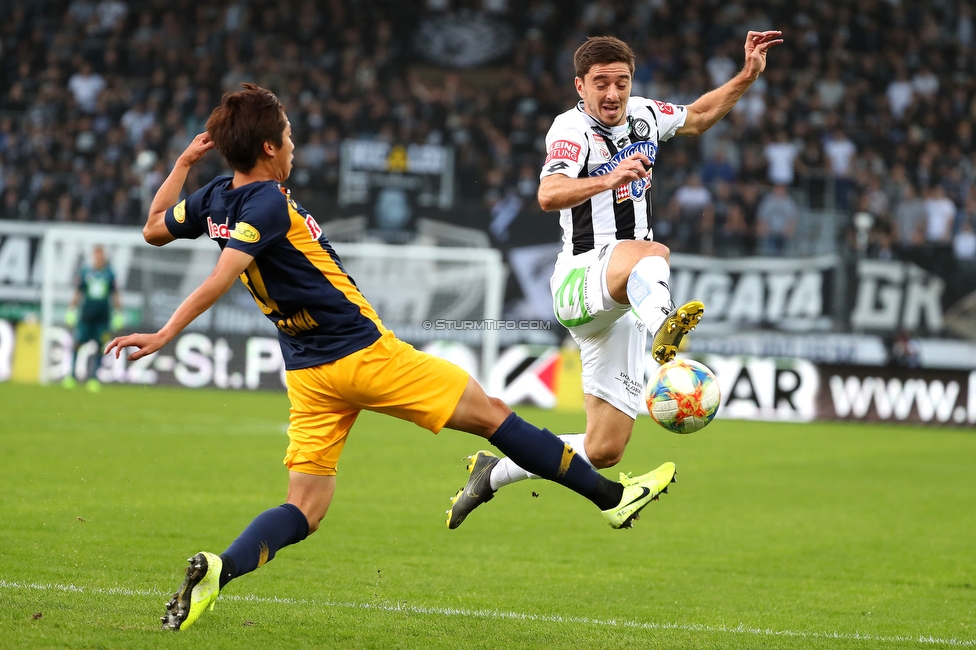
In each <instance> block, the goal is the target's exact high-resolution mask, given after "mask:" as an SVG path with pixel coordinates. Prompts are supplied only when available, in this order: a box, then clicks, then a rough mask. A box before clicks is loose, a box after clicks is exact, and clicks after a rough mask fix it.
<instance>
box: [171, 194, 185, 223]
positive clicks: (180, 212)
mask: <svg viewBox="0 0 976 650" xmlns="http://www.w3.org/2000/svg"><path fill="white" fill-rule="evenodd" d="M173 218H174V219H176V223H183V222H184V221H186V199H183V200H182V201H180V202H179V203H177V204H176V207H174V208H173Z"/></svg>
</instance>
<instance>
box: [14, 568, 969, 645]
mask: <svg viewBox="0 0 976 650" xmlns="http://www.w3.org/2000/svg"><path fill="white" fill-rule="evenodd" d="M0 589H20V590H22V591H67V592H72V593H90V594H107V595H122V596H152V597H162V598H168V597H169V596H170V593H169V592H163V591H159V590H158V589H129V588H127V587H112V588H111V589H103V588H99V587H78V586H75V585H72V584H57V583H55V584H38V583H35V582H31V583H19V582H8V581H7V580H2V579H0ZM221 598H222V599H223V600H230V601H242V602H249V603H270V604H284V605H312V606H316V607H342V608H344V609H372V610H376V611H381V612H403V613H407V614H421V615H426V616H459V617H473V618H493V619H506V620H517V621H532V622H538V623H570V624H576V625H593V626H600V627H611V628H627V629H638V630H676V631H679V632H707V633H715V634H743V635H751V636H782V637H791V638H798V639H837V640H839V641H850V640H856V641H869V642H874V643H881V644H886V643H927V644H930V645H945V646H955V647H973V646H976V639H970V640H962V639H940V638H937V637H933V636H917V637H910V636H875V635H872V634H860V633H858V632H853V633H848V632H803V631H800V630H772V629H769V628H765V629H764V628H756V627H746V626H745V625H743V624H741V623H740V624H739V625H737V626H734V627H732V626H729V625H702V624H699V623H647V622H641V621H627V620H618V619H598V618H586V617H581V616H559V615H549V616H547V615H543V614H525V613H522V612H503V611H498V610H492V609H457V608H454V607H418V606H416V605H405V604H396V605H383V604H379V603H352V602H339V601H330V600H326V601H317V600H303V599H296V598H278V597H277V596H255V595H253V594H248V595H244V596H235V595H231V594H228V595H224V596H222V597H221Z"/></svg>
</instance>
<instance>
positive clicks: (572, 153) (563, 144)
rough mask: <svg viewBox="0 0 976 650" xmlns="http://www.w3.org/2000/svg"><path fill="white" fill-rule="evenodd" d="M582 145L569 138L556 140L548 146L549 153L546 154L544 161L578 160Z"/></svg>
mask: <svg viewBox="0 0 976 650" xmlns="http://www.w3.org/2000/svg"><path fill="white" fill-rule="evenodd" d="M581 149H582V147H580V146H579V145H578V144H576V143H575V142H570V141H569V140H556V141H555V142H553V143H552V144H551V145H550V146H549V154H548V155H547V156H546V163H548V162H549V161H550V160H559V159H562V160H572V161H573V162H579V154H580V150H581Z"/></svg>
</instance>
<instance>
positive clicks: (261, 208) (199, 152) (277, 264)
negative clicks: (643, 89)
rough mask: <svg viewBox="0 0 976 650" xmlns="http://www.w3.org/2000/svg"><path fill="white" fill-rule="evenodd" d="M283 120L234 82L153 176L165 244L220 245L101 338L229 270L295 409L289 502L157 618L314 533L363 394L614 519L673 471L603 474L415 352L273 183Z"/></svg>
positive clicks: (152, 235) (168, 622) (151, 346)
mask: <svg viewBox="0 0 976 650" xmlns="http://www.w3.org/2000/svg"><path fill="white" fill-rule="evenodd" d="M214 147H216V149H217V150H218V151H219V152H220V153H221V155H223V156H224V158H225V159H226V160H227V163H228V165H229V166H230V167H231V169H233V170H234V175H233V176H222V177H218V178H216V179H214V180H213V181H212V182H211V183H209V184H208V185H206V186H204V187H203V188H201V189H199V190H197V191H196V192H194V193H193V194H191V195H190V196H188V197H187V198H186V199H185V200H183V201H180V202H177V200H178V199H179V195H180V191H181V188H182V186H183V182H184V181H185V180H186V175H187V171H188V170H189V168H190V167H191V166H192V165H193V164H195V163H196V162H197V161H198V160H199V159H200V158H201V157H202V156H203V154H205V153H206V152H207V151H208V150H210V149H211V148H214ZM294 148H295V146H294V144H293V143H292V140H291V125H290V123H289V122H288V117H287V115H286V114H285V110H284V107H283V106H282V105H281V103H280V102H279V101H278V98H277V97H275V95H274V94H273V93H271V92H270V91H268V90H265V89H263V88H260V87H258V86H255V85H253V84H243V89H242V90H240V91H237V92H235V93H228V94H226V95H225V96H224V97H223V100H222V102H221V104H220V106H218V107H217V108H216V109H214V111H213V113H212V114H211V116H210V119H209V120H208V121H207V132H206V133H203V134H200V135H198V136H197V137H196V138H195V139H194V140H193V142H192V143H191V144H190V145H189V146H188V147H187V149H186V151H184V152H183V154H182V155H181V156H180V158H179V160H178V161H177V163H176V165H175V167H174V169H173V171H172V172H171V173H170V175H169V177H168V178H167V179H166V181H165V182H164V183H163V184H162V186H161V187H160V188H159V190H158V192H157V193H156V196H155V198H154V199H153V203H152V205H151V207H150V212H149V217H148V221H147V223H146V226H145V228H144V230H143V234H144V236H145V238H146V241H147V242H149V243H150V244H153V245H156V246H162V245H164V244H167V243H169V242H171V241H173V240H174V239H176V238H190V239H192V238H196V237H199V236H200V235H207V236H208V237H210V238H211V239H213V240H214V241H215V242H216V243H217V244H218V245H219V246H220V247H221V249H222V252H221V254H220V257H219V259H218V261H217V265H216V267H215V268H214V270H213V272H212V273H211V274H210V276H209V277H208V278H207V279H206V280H205V281H204V282H203V283H202V284H201V285H200V286H199V287H198V288H197V289H196V290H195V291H194V292H193V293H192V294H190V296H189V297H187V299H186V300H185V301H184V302H183V304H181V305H180V307H179V308H177V310H176V311H175V312H174V313H173V315H172V317H171V318H170V319H169V321H168V322H167V323H166V325H164V326H163V327H162V328H161V329H160V330H159V331H158V332H155V333H152V334H130V335H128V336H122V337H118V338H116V339H114V340H113V341H111V342H110V343H109V344H108V346H107V347H106V352H110V351H114V353H115V355H116V357H118V356H119V355H120V354H121V353H122V351H123V350H124V349H126V348H133V347H134V348H136V350H135V351H134V352H132V354H130V355H129V357H128V358H129V359H138V358H140V357H144V356H146V355H148V354H152V353H153V352H156V351H157V350H159V349H160V348H162V347H163V346H164V345H166V344H167V343H168V342H169V341H171V340H172V339H173V337H175V336H176V335H177V334H178V333H179V332H180V331H181V330H182V329H183V328H184V327H186V326H187V325H189V324H190V322H191V321H193V319H194V318H196V317H197V316H199V315H200V314H201V313H203V312H204V311H205V310H206V309H208V308H209V307H210V306H211V305H213V304H214V303H215V302H216V301H217V299H218V298H219V297H220V296H221V295H223V294H224V292H226V291H227V290H228V289H229V288H230V286H231V285H232V284H233V283H234V281H235V280H236V279H237V278H240V279H241V281H242V282H244V284H245V285H246V286H247V288H248V290H249V291H250V292H251V295H252V296H253V297H254V301H255V302H256V303H257V305H258V307H259V308H260V309H261V311H262V312H264V313H265V315H267V316H268V318H270V319H271V320H272V321H273V322H274V323H275V325H276V326H277V328H278V339H279V342H280V345H281V351H282V354H283V356H284V360H285V370H286V373H285V374H286V384H287V387H288V398H289V400H290V402H291V416H290V423H289V427H288V437H289V445H288V449H287V452H286V454H285V460H284V464H285V466H286V467H287V468H288V470H289V483H288V496H287V499H286V503H284V504H283V505H280V506H278V507H275V508H271V509H270V510H266V511H265V512H263V513H261V514H260V515H258V516H257V517H256V518H255V519H254V520H253V521H252V522H251V523H250V524H249V525H248V526H247V528H246V529H245V530H244V531H243V532H242V533H241V535H240V536H239V537H238V538H237V539H236V540H235V541H234V542H233V543H232V544H231V545H230V546H229V547H228V548H227V550H225V551H224V552H223V553H222V554H220V555H217V554H215V553H209V552H206V551H203V552H200V553H197V554H196V555H194V556H193V557H192V558H190V560H189V562H190V565H189V567H188V568H187V569H186V578H185V579H184V581H183V584H182V585H181V586H180V588H179V589H178V591H177V592H176V594H175V595H174V596H173V598H172V600H171V601H170V602H169V603H168V604H167V606H166V614H165V615H164V616H163V617H162V622H163V628H164V629H172V630H179V629H185V628H186V627H188V626H189V625H191V624H193V622H194V621H196V620H197V618H199V616H200V615H201V614H202V613H203V612H204V611H206V609H208V608H212V607H213V604H214V602H215V601H216V599H217V596H218V594H219V592H220V590H221V589H222V588H223V587H224V585H226V584H227V582H229V581H230V580H233V579H234V578H236V577H238V576H241V575H243V574H245V573H249V572H251V571H253V570H254V569H256V568H258V567H260V566H261V565H263V564H264V563H265V562H267V561H269V560H271V559H272V558H274V556H275V553H276V552H277V551H278V550H280V549H281V548H283V547H285V546H288V545H290V544H295V543H297V542H300V541H301V540H303V539H305V537H307V536H308V535H309V534H310V533H312V532H314V531H315V530H316V529H317V528H318V526H319V522H320V521H321V520H322V518H323V517H324V516H325V514H326V512H327V511H328V509H329V504H330V503H331V501H332V495H333V494H334V492H335V474H336V465H337V462H338V460H339V455H340V454H341V452H342V448H343V445H344V444H345V440H346V436H347V435H348V433H349V430H350V428H351V427H352V424H353V422H355V420H356V417H357V416H358V414H359V412H360V411H361V410H362V409H369V410H372V411H377V412H380V413H386V414H388V415H392V416H394V417H398V418H401V419H404V420H409V421H411V422H415V423H416V424H418V425H420V426H422V427H424V428H425V429H428V430H430V431H432V432H434V433H437V432H438V431H440V430H441V429H442V428H445V427H446V428H450V429H457V430H460V431H466V432H468V433H473V434H475V435H478V436H481V437H483V438H486V439H488V441H489V442H491V443H492V444H493V445H494V446H496V447H498V449H500V450H501V451H502V452H503V453H505V454H507V455H508V456H510V457H512V458H513V459H515V460H516V462H517V463H518V464H519V465H520V466H522V467H525V468H527V469H530V470H531V471H532V472H534V473H536V474H538V475H540V476H542V477H543V478H547V479H550V480H552V481H555V482H557V483H560V484H562V485H565V486H566V487H568V488H570V489H571V490H573V491H575V492H577V493H579V494H580V495H582V496H584V497H586V498H587V499H589V500H590V501H592V502H593V503H594V504H595V505H596V506H597V507H599V508H600V510H601V511H602V513H603V516H604V518H605V519H606V520H607V522H608V523H609V524H610V525H611V526H613V527H614V528H627V527H630V525H631V523H632V521H633V520H634V519H635V518H636V516H637V514H638V512H639V511H640V510H641V508H643V507H644V506H646V505H647V504H648V503H650V501H651V500H653V499H655V498H657V496H658V494H660V493H661V492H662V491H664V490H665V489H666V488H667V486H668V484H669V483H670V482H671V481H672V479H673V478H674V472H675V468H674V465H673V464H672V463H665V464H664V465H662V466H661V467H659V468H658V469H656V470H654V471H653V472H650V473H648V474H645V475H643V476H639V477H636V478H633V479H629V478H625V479H623V480H622V482H619V483H618V482H613V481H610V480H608V479H607V478H605V477H603V476H601V475H600V474H598V473H597V472H596V471H595V470H594V469H593V468H592V467H591V466H590V465H589V464H588V463H587V462H586V461H584V460H583V459H581V458H579V457H578V456H577V455H576V454H575V452H573V450H572V448H571V447H570V446H568V445H566V444H564V443H563V442H562V441H560V440H559V438H557V437H556V436H554V435H553V434H552V433H550V432H549V431H546V430H543V429H538V428H536V427H534V426H532V425H531V424H529V423H527V422H525V421H524V420H522V419H521V418H519V417H518V416H517V415H516V414H515V413H513V412H512V411H511V410H510V409H509V408H508V407H507V406H506V405H505V404H504V403H503V402H502V401H501V400H498V399H494V398H490V397H488V396H487V395H486V394H485V392H484V391H483V390H482V388H481V387H480V386H479V385H478V383H477V382H475V381H474V380H473V379H472V378H471V377H469V376H468V375H467V373H466V372H464V371H463V370H461V369H460V368H458V367H457V366H455V365H453V364H451V363H449V362H447V361H444V360H442V359H438V358H436V357H433V356H431V355H429V354H425V353H422V352H418V351H417V350H415V349H414V348H413V347H412V346H410V345H409V344H407V343H404V342H403V341H400V340H399V339H397V338H396V336H394V334H393V333H392V332H391V331H389V330H387V329H386V328H385V327H383V324H382V322H380V319H379V317H378V316H377V315H376V312H375V311H373V308H372V307H371V306H370V304H369V303H368V302H367V301H366V299H365V298H364V297H363V295H362V293H360V291H359V289H358V288H357V287H356V284H355V282H354V281H353V279H352V278H351V277H349V275H348V274H347V273H346V272H345V270H344V269H343V267H342V263H341V262H340V260H339V257H338V256H337V255H336V253H335V251H334V250H333V249H332V246H331V245H330V244H329V242H328V240H327V239H326V238H325V236H324V235H323V234H322V230H321V229H320V228H319V226H318V224H317V223H316V222H315V219H313V218H312V216H311V215H310V214H308V212H306V211H305V210H304V209H303V208H302V206H301V205H299V204H298V203H297V202H295V201H294V200H293V199H292V198H291V196H290V194H289V192H288V190H286V189H285V188H283V187H282V186H281V183H282V182H284V181H285V180H286V179H287V178H288V176H289V174H290V172H291V167H292V158H293V155H292V152H293V150H294Z"/></svg>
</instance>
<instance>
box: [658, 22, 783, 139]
mask: <svg viewBox="0 0 976 650" xmlns="http://www.w3.org/2000/svg"><path fill="white" fill-rule="evenodd" d="M782 35H783V32H778V31H768V32H749V34H747V35H746V44H745V52H746V60H745V65H744V66H743V68H742V71H741V72H740V73H739V74H737V75H736V76H734V77H732V78H731V79H729V81H727V82H726V83H724V84H723V85H721V86H719V87H718V88H716V89H715V90H712V91H710V92H707V93H705V94H704V95H702V96H701V97H699V98H698V99H696V100H695V102H694V103H693V104H689V105H688V117H687V118H685V123H684V126H682V127H681V128H680V129H678V130H677V132H676V133H677V135H700V134H702V133H704V132H705V131H707V130H708V129H710V128H712V126H713V125H714V124H715V123H716V122H718V121H719V120H720V119H722V118H723V117H725V116H726V114H728V112H729V111H730V110H732V107H733V106H735V103H736V102H737V101H739V99H740V98H741V97H742V96H743V95H744V94H745V93H746V91H747V90H748V89H749V86H751V85H752V82H753V81H755V80H756V79H758V78H759V75H760V74H762V71H763V70H765V69H766V52H768V51H769V48H771V47H773V46H774V45H779V44H780V43H782V42H783V39H782V38H780V37H781V36H782Z"/></svg>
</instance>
